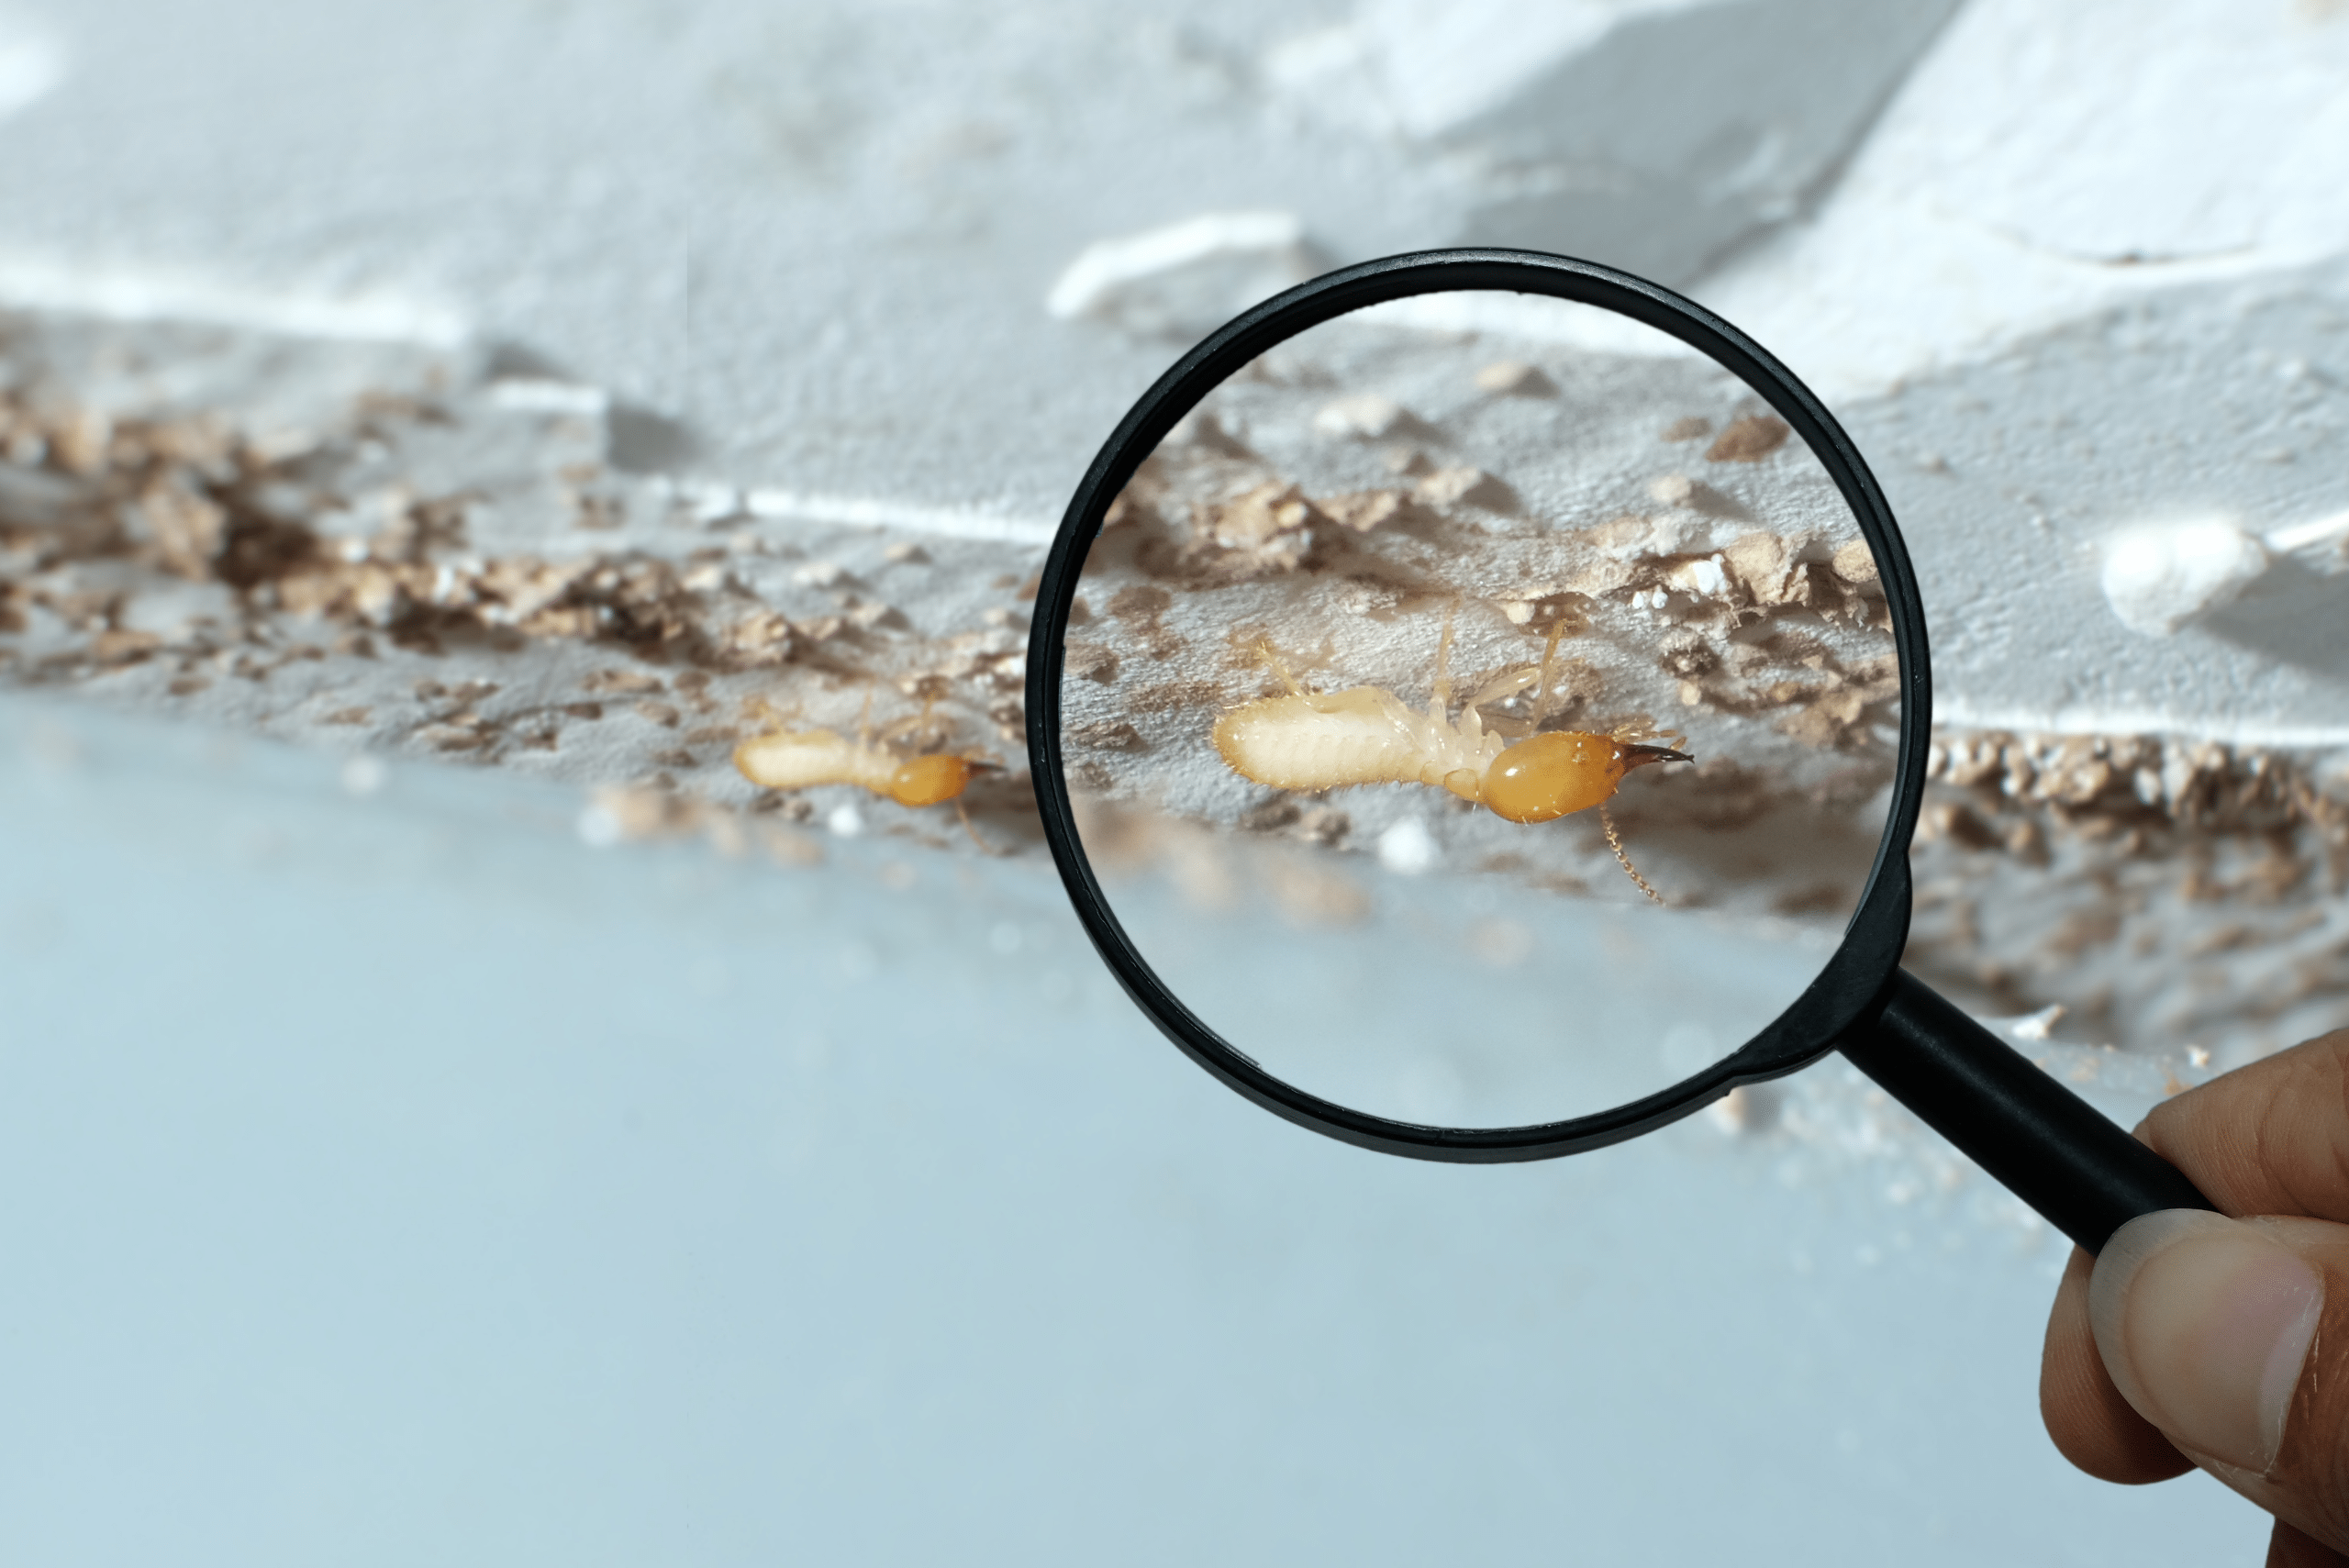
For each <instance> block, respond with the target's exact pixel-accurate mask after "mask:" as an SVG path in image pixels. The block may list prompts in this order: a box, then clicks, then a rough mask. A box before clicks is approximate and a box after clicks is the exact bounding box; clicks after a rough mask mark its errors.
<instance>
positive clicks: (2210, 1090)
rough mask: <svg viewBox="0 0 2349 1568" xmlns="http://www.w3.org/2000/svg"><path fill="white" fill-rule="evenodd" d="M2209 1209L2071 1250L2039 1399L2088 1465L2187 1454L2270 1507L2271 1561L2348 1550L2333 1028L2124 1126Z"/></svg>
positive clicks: (2340, 1063) (2341, 1087) (2144, 1471)
mask: <svg viewBox="0 0 2349 1568" xmlns="http://www.w3.org/2000/svg"><path fill="white" fill-rule="evenodd" d="M2137 1136H2138V1137H2140V1138H2141V1139H2143V1140H2145V1141H2146V1142H2147V1143H2149V1144H2151V1145H2152V1146H2153V1148H2154V1150H2155V1151H2158V1152H2159V1153H2160V1154H2161V1155H2162V1156H2163V1157H2164V1158H2165V1159H2166V1160H2168V1161H2169V1162H2171V1163H2172V1164H2174V1165H2176V1167H2177V1168H2178V1169H2179V1170H2181V1171H2183V1172H2184V1173H2186V1174H2187V1176H2188V1178H2189V1179H2190V1180H2191V1181H2192V1182H2193V1183H2194V1184H2195V1185H2196V1186H2198V1187H2199V1188H2201V1189H2202V1191H2203V1193H2204V1194H2205V1195H2208V1196H2209V1197H2210V1201H2211V1202H2212V1203H2214V1204H2216V1205H2218V1206H2219V1207H2220V1208H2221V1210H2222V1211H2224V1213H2225V1214H2228V1215H2242V1216H2253V1217H2256V1218H2244V1219H2229V1218H2221V1217H2220V1216H2219V1215H2214V1214H2207V1213H2203V1212H2200V1211H2199V1210H2190V1209H2170V1210H2165V1211H2164V1212H2162V1213H2159V1214H2149V1215H2146V1216H2144V1217H2143V1218H2138V1219H2134V1220H2132V1221H2130V1222H2129V1223H2128V1224H2127V1225H2124V1226H2122V1227H2121V1229H2119V1230H2117V1231H2115V1232H2114V1233H2113V1236H2112V1239H2111V1240H2110V1241H2108V1242H2106V1243H2105V1247H2104V1251H2103V1252H2102V1253H2101V1254H2099V1256H2098V1257H2096V1258H2093V1259H2091V1258H2090V1257H2089V1256H2088V1255H2087V1253H2085V1252H2082V1251H2074V1252H2073V1253H2072V1261H2071V1263H2070V1266H2069V1267H2067V1268H2066V1269H2065V1271H2064V1281H2063V1284H2061V1285H2059V1286H2057V1288H2056V1292H2055V1306H2054V1311H2053V1312H2052V1313H2051V1314H2050V1316H2049V1318H2048V1321H2047V1349H2046V1354H2045V1358H2044V1360H2043V1362H2041V1366H2040V1379H2039V1407H2040V1414H2041V1416H2042V1417H2043V1418H2044V1419H2045V1421H2046V1422H2047V1431H2048V1435H2049V1436H2050V1437H2052V1438H2054V1440H2055V1446H2056V1447H2057V1448H2058V1449H2060V1450H2061V1451H2063V1453H2064V1457H2065V1458H2066V1459H2068V1460H2070V1461H2071V1462H2073V1463H2074V1464H2076V1465H2078V1466H2079V1467H2080V1468H2081V1469H2082V1470H2085V1471H2087V1473H2089V1474H2091V1475H2095V1476H2098V1477H2100V1478H2102V1479H2104V1480H2107V1481H2118V1482H2122V1483H2128V1484H2137V1483H2143V1482H2147V1481H2162V1480H2166V1479H2167V1478H2168V1477H2170V1476H2173V1475H2176V1474H2179V1473H2182V1472H2184V1471H2186V1470H2188V1469H2190V1468H2192V1467H2193V1466H2195V1465H2198V1464H2199V1465H2200V1466H2201V1467H2202V1468H2203V1469H2205V1470H2207V1471H2209V1472H2210V1473H2211V1474H2213V1475H2215V1476H2217V1477H2218V1478H2219V1479H2220V1480H2221V1481H2223V1482H2225V1483H2226V1484H2227V1485H2230V1486H2232V1487H2233V1488H2234V1489H2235V1490H2236V1491H2238V1492H2240V1493H2242V1494H2243V1496H2246V1497H2248V1498H2250V1499H2251V1500H2252V1501H2253V1502H2254V1503H2256V1504H2258V1505H2259V1506H2260V1507H2263V1508H2266V1510H2267V1511H2268V1512H2269V1513H2272V1514H2274V1515H2275V1516H2276V1519H2277V1524H2276V1531H2275V1536H2274V1538H2273V1541H2272V1544H2271V1545H2270V1546H2269V1548H2268V1557H2267V1561H2268V1562H2269V1564H2270V1565H2271V1568H2276V1565H2278V1564H2281V1565H2284V1568H2303V1565H2308V1568H2314V1565H2316V1564H2349V1029H2344V1030H2340V1031H2337V1032H2335V1033H2332V1034H2329V1035H2326V1036H2325V1037H2324V1038H2323V1039H2321V1040H2310V1042H2309V1043H2307V1044H2306V1045H2301V1046H2296V1047H2294V1048H2293V1049H2292V1050H2290V1051H2282V1052H2279V1053H2278V1054H2277V1055H2275V1056H2271V1057H2268V1058H2267V1059H2266V1060H2265V1061H2262V1062H2254V1063H2253V1064H2252V1065H2250V1066H2248V1067H2244V1068H2241V1069H2238V1070H2237V1071H2235V1072H2232V1073H2227V1074H2225V1075H2224V1076H2223V1077H2220V1078H2216V1079H2213V1080H2212V1081H2211V1082H2210V1083H2209V1084H2204V1085H2203V1086H2202V1087H2200V1088H2199V1089H2195V1090H2192V1091H2190V1092H2189V1093H2187V1094H2184V1095H2178V1096H2177V1097H2176V1099H2174V1100H2170V1101H2168V1102H2166V1103H2165V1104H2163V1105H2161V1106H2157V1107H2155V1109H2154V1113H2153V1114H2152V1115H2151V1116H2149V1117H2147V1118H2145V1120H2144V1122H2143V1125H2141V1126H2140V1127H2139V1128H2138V1129H2137Z"/></svg>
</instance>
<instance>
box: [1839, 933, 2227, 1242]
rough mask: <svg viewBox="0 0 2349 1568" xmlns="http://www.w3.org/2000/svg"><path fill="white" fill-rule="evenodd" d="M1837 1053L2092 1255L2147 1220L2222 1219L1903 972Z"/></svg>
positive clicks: (2178, 1178)
mask: <svg viewBox="0 0 2349 1568" xmlns="http://www.w3.org/2000/svg"><path fill="white" fill-rule="evenodd" d="M1888 995H1889V999H1888V1000H1887V1002H1886V1004H1885V1007H1884V1010H1883V1012H1882V1013H1880V1014H1878V1015H1877V1016H1876V1018H1875V1019H1874V1020H1873V1021H1870V1022H1866V1023H1862V1024H1858V1025H1855V1026H1854V1028H1853V1029H1851V1030H1850V1031H1848V1032H1847V1033H1846V1034H1845V1035H1844V1036H1843V1038H1842V1040H1840V1041H1839V1042H1838V1046H1839V1049H1841V1050H1842V1052H1843V1054H1844V1055H1845V1056H1846V1057H1848V1058H1849V1059H1850V1060H1851V1062H1852V1063H1853V1064H1854V1066H1856V1067H1858V1068H1859V1070H1860V1071H1861V1072H1863V1073H1866V1074H1867V1075H1868V1076H1869V1077H1871V1078H1873V1079H1875V1080H1876V1082H1877V1083H1878V1084H1882V1085H1883V1086H1884V1088H1885V1090H1886V1091H1887V1093H1889V1094H1890V1095H1892V1097H1893V1098H1894V1099H1896V1100H1898V1101H1899V1102H1900V1103H1901V1104H1902V1105H1904V1106H1908V1107H1909V1109H1910V1110H1912V1111H1914V1112H1915V1113H1916V1114H1917V1115H1918V1117H1919V1118H1921V1119H1922V1120H1923V1121H1924V1123H1925V1124H1926V1125H1927V1126H1928V1127H1931V1128H1932V1129H1933V1130H1934V1131H1936V1132H1938V1133H1940V1134H1941V1135H1942V1136H1943V1138H1946V1139H1948V1140H1950V1141H1951V1142H1952V1143H1954V1144H1955V1145H1956V1146H1957V1147H1958V1148H1959V1149H1961V1150H1963V1151H1965V1153H1966V1154H1968V1155H1970V1156H1971V1157H1972V1158H1973V1159H1974V1161H1975V1162H1976V1163H1977V1164H1979V1165H1980V1166H1981V1167H1982V1168H1983V1169H1984V1170H1986V1171H1987V1172H1989V1173H1990V1174H1991V1175H1993V1176H1995V1177H1997V1178H1998V1180H1999V1181H2000V1182H2001V1183H2003V1184H2005V1186H2006V1188H2007V1190H2008V1191H2009V1192H2011V1193H2013V1194H2014V1195H2015V1196H2017V1197H2019V1198H2021V1199H2022V1201H2023V1202H2025V1203H2027V1204H2029V1205H2031V1207H2033V1208H2035V1209H2037V1210H2038V1211H2039V1212H2040V1214H2041V1215H2042V1216H2043V1217H2044V1218H2046V1219H2047V1221H2048V1223H2050V1224H2051V1225H2053V1226H2054V1227H2055V1229H2058V1230H2061V1231H2062V1232H2063V1233H2064V1234H2065V1235H2066V1236H2069V1237H2070V1238H2071V1239H2072V1240H2075V1241H2076V1242H2078V1243H2079V1244H2080V1245H2081V1246H2082V1247H2083V1248H2085V1249H2087V1251H2089V1252H2091V1253H2093V1252H2096V1251H2100V1250H2101V1249H2102V1248H2103V1246H2104V1243H2105V1240H2106V1239H2107V1238H2109V1237H2110V1236H2111V1234H2112V1233H2113V1232H2114V1231H2115V1230H2118V1229H2121V1226H2123V1225H2125V1224H2127V1223H2128V1222H2129V1221H2130V1220H2132V1219H2134V1218H2137V1217H2138V1216H2139V1215H2141V1214H2152V1213H2154V1211H2155V1210H2157V1209H2165V1208H2207V1209H2213V1210H2215V1209H2216V1208H2217V1207H2218V1206H2217V1205H2216V1204H2213V1203H2212V1202H2211V1201H2210V1199H2209V1198H2207V1197H2204V1196H2203V1195H2201V1193H2200V1192H2199V1191H2198V1190H2196V1188H2195V1185H2194V1184H2193V1183H2192V1182H2189V1181H2188V1180H2187V1179H2186V1178H2185V1177H2184V1176H2183V1175H2181V1174H2179V1173H2178V1170H2177V1167H2176V1166H2175V1165H2172V1164H2171V1163H2170V1162H2168V1161H2166V1160H2165V1159H2163V1158H2162V1157H2161V1156H2160V1155H2158V1154H2156V1153H2154V1151H2152V1150H2150V1149H2148V1148H2146V1147H2145V1146H2144V1145H2143V1144H2142V1143H2140V1142H2138V1141H2137V1140H2135V1139H2134V1138H2132V1137H2131V1136H2129V1134H2128V1133H2127V1132H2125V1131H2123V1130H2122V1129H2121V1128H2120V1127H2119V1126H2118V1125H2117V1124H2115V1123H2114V1122H2113V1120H2112V1119H2111V1118H2110V1117H2107V1116H2106V1115H2105V1114H2104V1113H2103V1112H2101V1111H2099V1110H2098V1109H2097V1108H2096V1107H2095V1106H2091V1105H2089V1104H2088V1103H2087V1101H2086V1100H2084V1099H2082V1098H2080V1096H2079V1095H2076V1094H2074V1093H2072V1091H2071V1090H2069V1089H2067V1088H2065V1086H2064V1085H2063V1084H2059V1083H2057V1082H2056V1081H2055V1080H2054V1078H2052V1077H2050V1076H2048V1075H2047V1074H2046V1073H2043V1072H2042V1071H2041V1070H2040V1069H2039V1068H2038V1067H2036V1066H2034V1065H2033V1064H2032V1061H2031V1059H2030V1058H2029V1057H2027V1056H2025V1055H2023V1054H2022V1052H2021V1051H2017V1050H2015V1048H2014V1047H2012V1046H2010V1045H2009V1044H2008V1043H2007V1042H2006V1041H2005V1040H2000V1039H1999V1038H1998V1036H1997V1035H1995V1034H1992V1033H1991V1032H1990V1031H1989V1030H1988V1029H1984V1028H1983V1027H1982V1026H1981V1025H1980V1024H1978V1023H1976V1022H1975V1021H1974V1020H1973V1019H1972V1018H1967V1017H1966V1016H1965V1014H1964V1013H1962V1012H1960V1011H1959V1010H1958V1009H1957V1008H1956V1007H1954V1006H1951V1005H1950V1004H1949V1003H1948V1002H1947V1001H1944V1000H1943V998H1942V997H1941V996H1940V995H1936V994H1935V993H1934V992H1933V990H1932V988H1931V987H1929V986H1928V985H1926V984H1925V983H1924V982H1923V981H1921V980H1919V979H1917V978H1916V977H1915V976H1914V975H1912V974H1910V973H1909V972H1908V971H1907V970H1905V969H1904V970H1898V971H1896V972H1895V973H1894V975H1893V980H1892V986H1891V990H1890V992H1889V994H1888Z"/></svg>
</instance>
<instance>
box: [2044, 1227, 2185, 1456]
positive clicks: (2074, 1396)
mask: <svg viewBox="0 0 2349 1568" xmlns="http://www.w3.org/2000/svg"><path fill="white" fill-rule="evenodd" d="M2095 1262H2096V1260H2095V1259H2093V1258H2091V1257H2089V1256H2088V1255H2087V1253H2086V1252H2083V1251H2080V1250H2079V1249H2078V1248H2074V1249H2073V1250H2072V1261H2071V1262H2070V1263H2069V1264H2068V1265H2066V1266H2065V1270H2064V1281H2063V1283H2062V1284H2059V1285H2057V1286H2056V1287H2055V1307H2054V1311H2052V1312H2050V1313H2049V1314H2048V1316H2047V1348H2046V1350H2045V1351H2044V1352H2043V1354H2042V1355H2041V1357H2040V1361H2039V1415H2040V1418H2041V1419H2042V1420H2043V1421H2045V1422H2046V1423H2047V1435H2048V1436H2049V1437H2051V1438H2053V1439H2054V1440H2055V1448H2056V1451H2058V1452H2059V1453H2061V1454H2062V1455H2063V1456H2064V1457H2065V1459H2068V1460H2070V1461H2071V1462H2073V1463H2074V1464H2076V1465H2077V1466H2079V1467H2080V1468H2081V1469H2082V1470H2085V1471H2087V1473H2089V1474H2090V1475H2093V1476H2095V1477H2096V1478H2097V1479H2098V1480H2099V1481H2117V1482H2120V1483H2121V1484H2122V1485H2131V1486H2134V1485H2143V1484H2144V1483H2146V1482H2148V1481H2166V1480H2168V1479H2169V1478H2170V1477H2171V1476H2173V1475H2178V1474H2183V1473H2185V1472H2187V1471H2188V1470H2191V1469H2193V1468H2194V1462H2193V1461H2192V1460H2190V1459H2188V1458H2187V1457H2186V1456H2185V1455H2184V1454H2182V1453H2180V1452H2178V1451H2177V1449H2176V1447H2175V1446H2174V1445H2173V1444H2172V1443H2171V1442H2170V1440H2168V1439H2167V1438H2165V1437H2164V1436H2162V1434H2161V1429H2160V1428H2158V1427H2156V1426H2154V1424H2153V1423H2152V1422H2151V1421H2148V1420H2147V1419H2145V1418H2144V1417H2143V1416H2140V1415H2139V1414H2137V1412H2136V1411H2135V1410H2134V1409H2133V1408H2132V1407H2131V1406H2130V1404H2129V1401H2128V1400H2126V1399H2124V1398H2122V1397H2121V1390H2120V1389H2119V1388H2118V1387H2116V1386H2115V1385H2113V1381H2112V1374H2111V1373H2109V1372H2107V1371H2106V1370H2105V1368H2104V1359H2103V1358H2102V1357H2101V1356H2099V1355H2098V1354H2097V1351H2096V1336H2095V1335H2094V1333H2093V1332H2092V1331H2091V1330H2090V1329H2089V1327H2088V1270H2089V1268H2090V1267H2091V1265H2093V1264H2094V1263H2095Z"/></svg>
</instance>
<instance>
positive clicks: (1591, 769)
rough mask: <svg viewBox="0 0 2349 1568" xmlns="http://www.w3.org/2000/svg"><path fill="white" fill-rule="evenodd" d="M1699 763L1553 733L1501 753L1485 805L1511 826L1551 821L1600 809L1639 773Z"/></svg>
mask: <svg viewBox="0 0 2349 1568" xmlns="http://www.w3.org/2000/svg"><path fill="white" fill-rule="evenodd" d="M1694 761H1696V759H1695V758H1693V757H1691V756H1689V755H1687V753H1686V752H1683V751H1669V750H1667V749H1666V748H1664V747H1662V746H1632V745H1625V744H1623V743H1622V742H1620V741H1619V740H1615V739H1614V738H1613V737H1611V736H1607V735H1591V734H1586V733H1585V732H1583V731H1581V730H1575V729H1553V730H1551V731H1550V732H1548V733H1547V734H1543V735H1535V736H1531V737H1529V738H1528V739H1526V740H1520V741H1519V742H1518V743H1517V744H1516V745H1514V746H1511V747H1509V748H1508V750H1506V751H1503V752H1502V753H1501V754H1500V756H1499V758H1498V759H1497V761H1495V762H1494V763H1493V765H1492V767H1491V768H1489V769H1488V770H1486V773H1485V782H1484V796H1485V804H1486V806H1488V807H1490V808H1491V809H1492V812H1493V815H1495V816H1496V817H1506V818H1507V819H1508V820H1509V821H1511V822H1548V821H1550V820H1552V819H1553V818H1555V817H1564V816H1567V815H1569V814H1570V813H1573V812H1576V811H1584V810H1587V809H1588V808H1590V807H1591V806H1597V805H1598V803H1599V802H1600V801H1602V800H1605V799H1607V798H1608V797H1609V796H1610V795H1613V794H1614V793H1615V790H1616V786H1617V785H1619V784H1621V783H1622V782H1623V775H1624V774H1625V773H1630V772H1631V770H1632V769H1633V768H1642V767H1645V766H1647V764H1649V763H1650V762H1694Z"/></svg>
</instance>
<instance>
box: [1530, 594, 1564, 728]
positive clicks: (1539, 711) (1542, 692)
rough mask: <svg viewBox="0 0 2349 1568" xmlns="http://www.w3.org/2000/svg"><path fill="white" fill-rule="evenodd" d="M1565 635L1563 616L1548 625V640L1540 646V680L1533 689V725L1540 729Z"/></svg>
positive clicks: (1547, 709) (1548, 704) (1546, 714)
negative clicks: (1559, 648) (1559, 649)
mask: <svg viewBox="0 0 2349 1568" xmlns="http://www.w3.org/2000/svg"><path fill="white" fill-rule="evenodd" d="M1565 635H1566V617H1564V616H1563V615H1561V616H1560V617H1558V618H1557V619H1555V620H1553V621H1552V622H1551V623H1550V640H1549V641H1547V642H1545V643H1543V644H1542V679H1541V682H1540V684H1538V685H1536V686H1535V687H1534V688H1533V725H1534V728H1537V729H1538V728H1541V726H1542V719H1544V718H1546V717H1549V713H1550V682H1551V679H1552V678H1553V676H1554V675H1555V674H1556V673H1557V669H1558V643H1559V641H1560V640H1561V639H1563V638H1564V636H1565Z"/></svg>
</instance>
